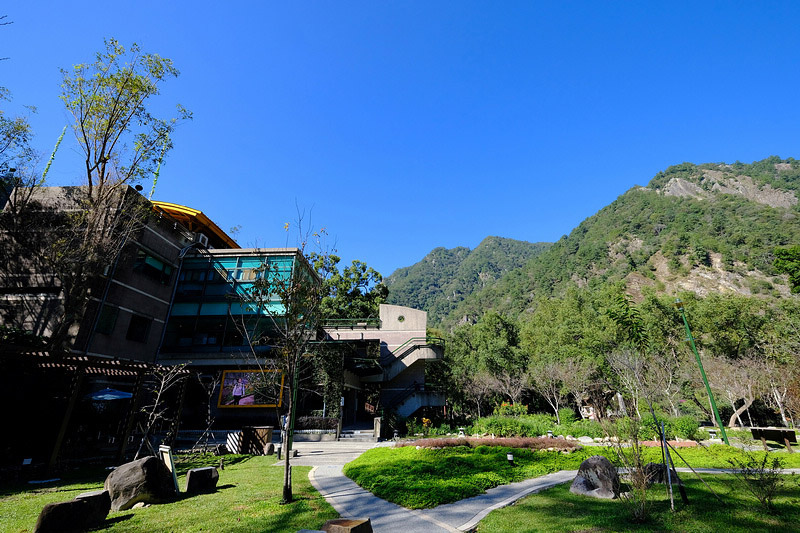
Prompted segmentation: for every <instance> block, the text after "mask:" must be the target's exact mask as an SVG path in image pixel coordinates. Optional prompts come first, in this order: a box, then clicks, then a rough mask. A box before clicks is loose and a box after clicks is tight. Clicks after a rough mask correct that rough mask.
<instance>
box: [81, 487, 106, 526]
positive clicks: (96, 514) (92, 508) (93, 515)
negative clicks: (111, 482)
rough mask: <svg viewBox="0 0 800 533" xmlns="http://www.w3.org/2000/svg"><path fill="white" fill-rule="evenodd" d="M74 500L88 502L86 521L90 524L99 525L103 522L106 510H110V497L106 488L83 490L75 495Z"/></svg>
mask: <svg viewBox="0 0 800 533" xmlns="http://www.w3.org/2000/svg"><path fill="white" fill-rule="evenodd" d="M75 499H76V500H82V501H85V502H86V503H88V504H89V508H88V509H89V511H88V514H87V516H86V523H87V524H88V525H89V526H91V527H95V526H99V525H101V524H102V523H103V522H105V519H106V516H108V511H110V510H111V497H110V496H109V495H108V491H107V490H95V491H92V492H84V493H83V494H78V495H77V496H75Z"/></svg>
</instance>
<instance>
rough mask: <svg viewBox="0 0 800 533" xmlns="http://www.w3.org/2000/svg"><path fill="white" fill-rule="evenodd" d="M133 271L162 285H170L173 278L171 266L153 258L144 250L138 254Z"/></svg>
mask: <svg viewBox="0 0 800 533" xmlns="http://www.w3.org/2000/svg"><path fill="white" fill-rule="evenodd" d="M133 271H134V272H139V273H140V274H143V275H144V276H146V277H148V278H150V279H152V280H153V281H155V282H157V283H160V284H162V285H167V284H169V280H170V278H171V277H172V267H171V266H169V265H168V264H166V263H164V261H162V260H161V259H158V258H156V257H153V256H152V255H150V254H148V253H147V252H145V251H144V250H139V251H138V252H136V261H135V262H134V263H133Z"/></svg>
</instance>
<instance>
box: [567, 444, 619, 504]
mask: <svg viewBox="0 0 800 533" xmlns="http://www.w3.org/2000/svg"><path fill="white" fill-rule="evenodd" d="M569 491H570V492H572V493H573V494H583V495H584V496H591V497H592V498H602V499H606V500H612V499H614V498H619V474H617V469H616V468H615V467H614V465H612V464H611V462H610V461H609V460H608V459H606V458H605V457H603V456H602V455H593V456H591V457H589V458H588V459H586V460H585V461H584V462H582V463H581V466H580V468H579V469H578V475H577V476H575V480H574V481H573V482H572V486H571V487H570V488H569Z"/></svg>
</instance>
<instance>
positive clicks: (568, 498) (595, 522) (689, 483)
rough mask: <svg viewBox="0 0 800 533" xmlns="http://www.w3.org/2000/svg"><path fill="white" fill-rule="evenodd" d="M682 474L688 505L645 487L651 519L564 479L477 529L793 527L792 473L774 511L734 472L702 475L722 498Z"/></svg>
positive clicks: (507, 532)
mask: <svg viewBox="0 0 800 533" xmlns="http://www.w3.org/2000/svg"><path fill="white" fill-rule="evenodd" d="M681 479H683V480H684V482H685V483H686V492H687V495H688V499H689V505H683V504H682V503H681V500H680V497H679V496H678V494H677V491H676V494H675V503H676V511H675V512H672V511H670V507H669V498H668V495H667V492H666V488H665V486H664V485H654V486H653V487H652V488H651V491H650V496H651V498H652V504H651V507H650V510H651V514H650V519H649V520H647V521H646V522H644V523H641V524H635V523H632V522H631V520H630V514H629V513H628V509H627V507H626V506H625V504H624V503H622V502H621V501H619V500H599V499H594V498H587V497H585V496H578V495H575V494H572V493H570V492H569V484H564V485H560V486H558V487H554V488H552V489H550V490H547V491H543V492H540V493H538V494H534V495H531V496H528V497H526V498H524V499H522V500H520V501H518V502H517V503H516V504H514V505H511V506H509V507H506V508H504V509H499V510H497V511H494V512H492V513H490V514H489V515H488V516H487V517H486V518H484V519H483V520H482V521H481V522H480V524H479V525H478V532H479V533H495V532H496V533H500V532H502V533H513V532H516V533H521V532H559V533H560V532H562V531H584V532H589V531H591V532H593V533H600V532H620V533H621V532H634V531H681V532H698V533H699V532H709V533H711V532H714V533H716V532H719V531H724V532H725V533H754V532H756V531H759V532H760V531H775V532H778V531H781V532H783V531H797V528H798V526H797V524H798V523H800V505H799V504H800V488H798V485H797V483H796V482H795V480H794V479H793V478H792V476H787V483H786V485H785V487H784V490H782V491H781V492H780V493H779V494H778V497H777V498H776V500H775V505H776V513H774V514H767V513H765V512H764V510H763V508H762V507H761V506H760V505H759V503H758V501H757V500H756V499H755V498H754V497H753V496H751V495H750V494H749V493H747V492H746V491H744V490H742V489H741V488H740V487H739V486H738V485H737V484H736V483H735V481H734V479H733V476H730V475H723V474H713V475H712V474H707V475H704V476H703V479H704V480H705V481H706V482H707V483H708V484H709V485H710V486H711V488H712V489H713V490H714V492H716V493H717V494H718V495H719V496H720V498H721V499H722V503H720V502H719V501H718V500H717V499H716V498H715V497H714V496H713V495H712V494H711V492H710V491H709V490H708V489H707V488H706V487H705V486H704V485H703V483H702V482H701V481H699V480H698V479H697V478H695V477H694V476H692V475H691V474H681Z"/></svg>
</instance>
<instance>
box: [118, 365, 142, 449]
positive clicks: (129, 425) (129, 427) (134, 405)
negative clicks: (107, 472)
mask: <svg viewBox="0 0 800 533" xmlns="http://www.w3.org/2000/svg"><path fill="white" fill-rule="evenodd" d="M143 383H144V371H142V370H140V371H139V373H138V374H137V375H136V385H134V387H133V397H132V398H131V406H130V409H129V410H128V421H127V422H126V423H125V432H124V433H123V434H122V439H121V440H120V443H119V452H117V460H118V461H119V462H120V463H121V462H122V461H124V460H125V452H126V451H127V450H128V439H129V438H130V436H131V431H133V422H134V421H135V420H136V413H137V411H138V407H139V398H140V396H141V390H142V384H143Z"/></svg>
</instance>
